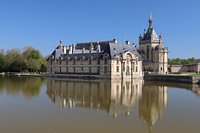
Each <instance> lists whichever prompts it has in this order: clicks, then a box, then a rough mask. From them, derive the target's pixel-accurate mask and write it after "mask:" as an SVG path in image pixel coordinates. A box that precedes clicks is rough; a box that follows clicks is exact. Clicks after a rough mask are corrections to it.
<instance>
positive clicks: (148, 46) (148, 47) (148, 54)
mask: <svg viewBox="0 0 200 133" xmlns="http://www.w3.org/2000/svg"><path fill="white" fill-rule="evenodd" d="M147 60H149V46H147Z"/></svg>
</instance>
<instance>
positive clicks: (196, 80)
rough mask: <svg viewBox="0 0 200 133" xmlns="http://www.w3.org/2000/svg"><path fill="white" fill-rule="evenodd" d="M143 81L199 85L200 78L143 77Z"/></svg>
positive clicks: (173, 76)
mask: <svg viewBox="0 0 200 133" xmlns="http://www.w3.org/2000/svg"><path fill="white" fill-rule="evenodd" d="M144 80H146V81H167V82H169V81H170V82H182V83H193V84H199V83H200V77H194V76H175V75H145V76H144Z"/></svg>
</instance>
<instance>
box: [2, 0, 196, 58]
mask: <svg viewBox="0 0 200 133" xmlns="http://www.w3.org/2000/svg"><path fill="white" fill-rule="evenodd" d="M150 5H151V9H152V13H153V20H154V28H155V30H156V32H157V34H160V33H161V34H162V35H163V38H164V43H165V45H166V46H168V47H169V52H170V53H169V57H170V58H176V57H180V58H189V57H196V58H200V40H199V38H200V34H199V31H200V8H199V5H200V1H199V0H0V49H11V48H19V49H23V48H24V47H26V46H33V47H34V48H36V49H38V50H40V51H41V52H42V54H43V55H44V56H46V55H48V54H50V53H51V52H52V51H53V50H54V48H55V47H56V46H57V45H58V42H59V40H60V39H62V40H63V41H64V43H66V44H72V43H77V42H88V41H100V40H111V39H113V38H116V39H117V40H118V41H119V42H124V41H126V40H130V41H131V42H134V43H138V36H139V34H141V33H143V31H144V29H145V28H147V27H148V17H149V13H150Z"/></svg>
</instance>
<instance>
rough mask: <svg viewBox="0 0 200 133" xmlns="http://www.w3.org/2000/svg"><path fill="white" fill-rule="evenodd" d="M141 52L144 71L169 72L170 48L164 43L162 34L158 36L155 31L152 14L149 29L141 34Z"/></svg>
mask: <svg viewBox="0 0 200 133" xmlns="http://www.w3.org/2000/svg"><path fill="white" fill-rule="evenodd" d="M139 53H140V55H141V56H142V58H143V71H145V72H154V73H158V74H167V73H168V48H167V47H165V46H164V44H163V37H162V35H160V36H159V37H158V35H157V33H156V32H155V30H154V28H153V19H152V16H151V15H150V17H149V27H148V30H147V31H146V30H145V31H144V34H143V35H140V36H139Z"/></svg>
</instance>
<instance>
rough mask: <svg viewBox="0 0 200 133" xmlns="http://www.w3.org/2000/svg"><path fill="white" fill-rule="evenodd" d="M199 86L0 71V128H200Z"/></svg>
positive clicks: (140, 132) (8, 132)
mask: <svg viewBox="0 0 200 133" xmlns="http://www.w3.org/2000/svg"><path fill="white" fill-rule="evenodd" d="M199 123H200V87H199V86H198V85H190V84H174V83H158V82H143V81H142V80H133V81H120V80H114V81H109V80H93V81H88V80H64V79H42V78H29V77H26V78H25V77H23V78H22V77H0V133H188V132H191V133H199V132H200V125H199Z"/></svg>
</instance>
